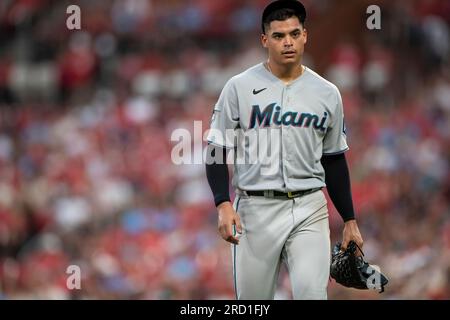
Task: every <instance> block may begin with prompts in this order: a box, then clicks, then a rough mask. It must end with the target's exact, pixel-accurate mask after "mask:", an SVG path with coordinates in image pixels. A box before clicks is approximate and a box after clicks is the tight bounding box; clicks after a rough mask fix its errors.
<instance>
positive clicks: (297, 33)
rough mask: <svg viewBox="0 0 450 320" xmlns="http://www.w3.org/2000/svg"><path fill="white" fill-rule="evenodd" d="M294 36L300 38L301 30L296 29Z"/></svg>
mask: <svg viewBox="0 0 450 320" xmlns="http://www.w3.org/2000/svg"><path fill="white" fill-rule="evenodd" d="M292 36H293V37H294V38H298V37H299V36H300V31H295V32H293V33H292Z"/></svg>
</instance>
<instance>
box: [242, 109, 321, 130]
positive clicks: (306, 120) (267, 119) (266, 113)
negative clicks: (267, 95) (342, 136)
mask: <svg viewBox="0 0 450 320" xmlns="http://www.w3.org/2000/svg"><path fill="white" fill-rule="evenodd" d="M327 117H328V113H327V112H324V113H323V117H322V119H320V118H319V116H318V115H316V114H311V113H307V112H301V113H298V112H292V111H287V112H285V113H283V114H281V107H280V106H277V105H276V103H271V104H269V105H268V106H267V107H265V108H264V110H263V111H262V112H261V109H260V108H259V106H258V105H254V106H252V114H251V116H250V124H249V126H248V127H249V129H252V128H255V127H256V126H263V127H269V126H270V125H271V124H272V123H274V124H276V125H285V126H294V127H305V128H309V127H310V126H312V127H313V128H314V129H316V130H320V131H325V130H326V129H327V128H326V127H325V122H326V120H327Z"/></svg>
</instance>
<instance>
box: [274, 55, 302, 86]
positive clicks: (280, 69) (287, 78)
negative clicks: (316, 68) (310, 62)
mask: <svg viewBox="0 0 450 320" xmlns="http://www.w3.org/2000/svg"><path fill="white" fill-rule="evenodd" d="M266 68H267V69H268V70H269V71H270V72H271V73H272V74H273V75H274V76H275V77H277V78H278V79H280V80H281V81H283V82H284V83H289V82H291V81H293V80H295V79H297V78H298V77H299V76H301V75H302V73H303V66H302V64H301V61H299V62H298V63H295V64H288V65H280V64H276V63H274V62H272V61H271V60H270V59H269V60H267V62H266Z"/></svg>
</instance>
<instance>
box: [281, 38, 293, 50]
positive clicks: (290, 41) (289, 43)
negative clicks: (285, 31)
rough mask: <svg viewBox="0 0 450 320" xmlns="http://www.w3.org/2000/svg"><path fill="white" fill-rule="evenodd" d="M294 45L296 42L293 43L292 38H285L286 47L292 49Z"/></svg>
mask: <svg viewBox="0 0 450 320" xmlns="http://www.w3.org/2000/svg"><path fill="white" fill-rule="evenodd" d="M293 44H294V42H293V41H292V38H291V37H289V36H288V37H284V43H283V45H284V46H285V47H291V46H293Z"/></svg>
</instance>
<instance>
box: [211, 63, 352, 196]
mask: <svg viewBox="0 0 450 320" xmlns="http://www.w3.org/2000/svg"><path fill="white" fill-rule="evenodd" d="M207 140H208V142H209V143H211V144H213V145H216V146H221V147H226V148H231V149H233V150H235V151H236V152H235V156H234V157H235V160H234V174H233V182H232V183H233V186H234V187H235V188H239V189H241V190H278V191H283V192H289V191H298V190H306V189H311V188H318V187H323V186H325V173H324V169H323V167H322V165H321V163H320V159H321V157H322V155H324V154H325V155H330V154H338V153H342V152H345V151H346V150H348V146H347V142H346V134H345V125H344V112H343V106H342V99H341V95H340V93H339V90H338V89H337V87H336V86H335V85H334V84H332V83H331V82H329V81H327V80H325V79H324V78H322V77H321V76H319V75H318V74H317V73H315V72H314V71H312V70H310V69H309V68H306V67H305V71H304V72H303V74H302V75H301V76H300V77H298V78H297V79H296V80H294V81H293V82H291V83H290V84H288V85H286V84H285V83H283V82H282V81H281V80H280V79H278V78H277V77H276V76H274V75H273V74H272V73H271V72H270V71H268V70H267V69H266V68H265V67H264V64H263V63H260V64H257V65H256V66H253V67H251V68H249V69H247V70H246V71H244V72H242V73H240V74H238V75H236V76H234V77H233V78H231V79H230V80H229V81H228V82H227V83H226V85H225V86H224V88H223V90H222V93H221V95H220V97H219V100H218V101H217V103H216V105H215V106H214V111H213V116H212V118H211V128H210V131H209V134H208V137H207Z"/></svg>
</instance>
